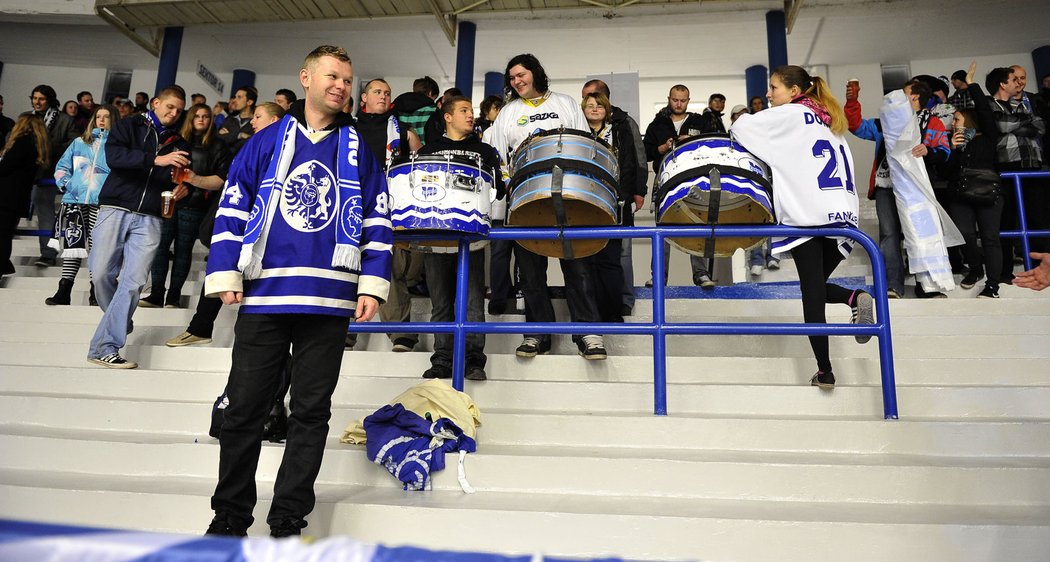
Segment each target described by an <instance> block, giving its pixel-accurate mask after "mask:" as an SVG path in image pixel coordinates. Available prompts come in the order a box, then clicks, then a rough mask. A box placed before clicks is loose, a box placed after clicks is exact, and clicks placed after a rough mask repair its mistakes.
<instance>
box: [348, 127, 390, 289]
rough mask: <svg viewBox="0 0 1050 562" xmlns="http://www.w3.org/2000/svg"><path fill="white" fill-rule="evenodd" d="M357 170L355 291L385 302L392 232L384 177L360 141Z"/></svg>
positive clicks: (388, 280) (388, 278) (366, 147)
mask: <svg viewBox="0 0 1050 562" xmlns="http://www.w3.org/2000/svg"><path fill="white" fill-rule="evenodd" d="M359 150H360V152H359V154H358V158H357V160H358V171H359V174H360V178H361V198H362V204H361V212H362V214H363V218H364V221H363V224H362V229H361V276H360V277H359V278H358V280H357V294H358V295H368V296H372V297H375V298H377V299H379V301H380V302H384V301H386V298H387V294H388V293H389V292H390V274H391V268H392V266H393V244H394V233H393V230H392V229H391V228H390V198H389V195H388V194H387V186H386V176H385V175H384V174H383V170H382V169H381V168H380V167H379V165H378V162H377V161H376V159H375V158H374V157H372V156H371V151H370V150H369V148H368V145H367V144H365V143H361V146H360V147H359Z"/></svg>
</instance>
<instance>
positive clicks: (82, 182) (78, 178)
mask: <svg viewBox="0 0 1050 562" xmlns="http://www.w3.org/2000/svg"><path fill="white" fill-rule="evenodd" d="M107 137H109V131H108V130H103V129H98V128H95V129H93V130H92V132H91V144H88V143H86V142H84V139H82V138H79V137H78V138H77V139H76V140H75V141H73V144H71V145H69V148H67V149H66V152H65V154H63V155H62V158H59V160H58V165H57V166H56V167H55V185H57V186H58V189H59V191H61V192H62V193H64V194H65V195H63V196H62V202H63V203H66V204H80V205H98V195H99V191H101V189H102V184H104V183H105V182H106V177H107V176H109V165H107V164H106V148H105V147H106V139H107Z"/></svg>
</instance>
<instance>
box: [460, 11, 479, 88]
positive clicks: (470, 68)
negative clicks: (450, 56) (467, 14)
mask: <svg viewBox="0 0 1050 562" xmlns="http://www.w3.org/2000/svg"><path fill="white" fill-rule="evenodd" d="M477 32H478V26H476V25H474V22H469V21H461V22H459V30H458V31H457V33H456V41H457V45H456V87H457V88H459V89H460V91H462V92H463V95H464V96H467V97H468V98H469V97H473V96H474V38H475V36H476V35H477Z"/></svg>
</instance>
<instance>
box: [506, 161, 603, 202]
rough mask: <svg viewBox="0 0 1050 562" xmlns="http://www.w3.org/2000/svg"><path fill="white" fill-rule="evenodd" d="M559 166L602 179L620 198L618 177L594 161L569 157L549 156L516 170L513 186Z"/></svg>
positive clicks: (562, 168) (512, 180)
mask: <svg viewBox="0 0 1050 562" xmlns="http://www.w3.org/2000/svg"><path fill="white" fill-rule="evenodd" d="M555 167H557V168H559V169H561V170H572V171H574V172H582V173H584V174H586V175H588V176H591V177H593V178H597V179H598V180H600V181H601V182H602V183H603V184H604V185H605V187H606V188H608V189H609V190H610V191H612V192H613V194H614V195H616V196H617V198H619V187H618V186H619V185H620V182H618V181H616V178H614V177H612V175H611V174H610V173H609V172H608V171H606V170H605V168H602V167H601V166H598V165H597V164H594V163H593V162H587V161H586V160H572V159H569V158H548V159H545V160H541V161H539V162H533V163H532V164H528V165H525V166H522V167H521V168H520V169H518V170H515V171H514V177H513V178H512V179H511V183H510V185H511V188H512V189H513V188H515V187H517V186H518V184H520V183H522V182H524V181H525V180H527V179H529V178H531V177H532V176H534V175H536V174H537V173H542V172H548V171H553V170H554V168H555Z"/></svg>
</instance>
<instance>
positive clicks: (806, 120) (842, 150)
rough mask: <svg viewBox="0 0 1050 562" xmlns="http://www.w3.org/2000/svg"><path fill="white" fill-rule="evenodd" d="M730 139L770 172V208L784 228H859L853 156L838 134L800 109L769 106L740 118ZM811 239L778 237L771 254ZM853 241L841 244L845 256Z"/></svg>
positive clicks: (814, 116)
mask: <svg viewBox="0 0 1050 562" xmlns="http://www.w3.org/2000/svg"><path fill="white" fill-rule="evenodd" d="M729 132H730V134H731V135H732V136H733V138H734V139H735V140H736V141H737V142H739V143H740V144H741V145H743V147H744V148H745V149H747V151H748V152H750V153H751V154H754V155H755V156H757V157H758V158H760V159H761V160H763V161H764V162H765V163H766V164H768V165H769V168H770V170H771V171H772V173H773V207H774V211H775V213H776V218H777V222H778V223H779V224H782V225H785V226H801V227H807V226H809V227H820V226H825V227H833V226H852V227H854V228H855V227H856V226H857V220H858V209H859V205H860V201H859V200H858V198H857V190H856V186H855V184H854V181H853V155H852V154H851V153H850V150H849V145H848V144H846V139H845V138H843V137H842V135H836V134H834V133H833V132H832V131H831V129H830V128H828V126H827V125H825V124H824V123H823V122H822V121H821V120H820V117H818V116H817V114H816V113H814V112H813V111H812V110H810V109H809V108H807V107H806V106H804V105H802V104H797V103H789V104H784V105H780V106H777V107H771V108H769V109H767V110H765V111H760V112H758V113H755V114H753V115H748V114H744V115H741V116H740V117H739V118H738V119H737V121H736V123H734V124H733V126H732V128H731V129H730V131H729ZM810 238H811V237H808V236H792V237H776V238H773V239H772V241H771V251H772V252H773V253H775V254H776V253H781V252H786V251H788V250H790V249H791V248H793V247H795V246H798V245H799V244H802V243H803V242H805V241H806V240H809V239H810ZM852 247H853V243H852V240H848V239H840V240H839V250H840V251H842V253H843V255H848V254H849V252H850V250H851V249H852Z"/></svg>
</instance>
